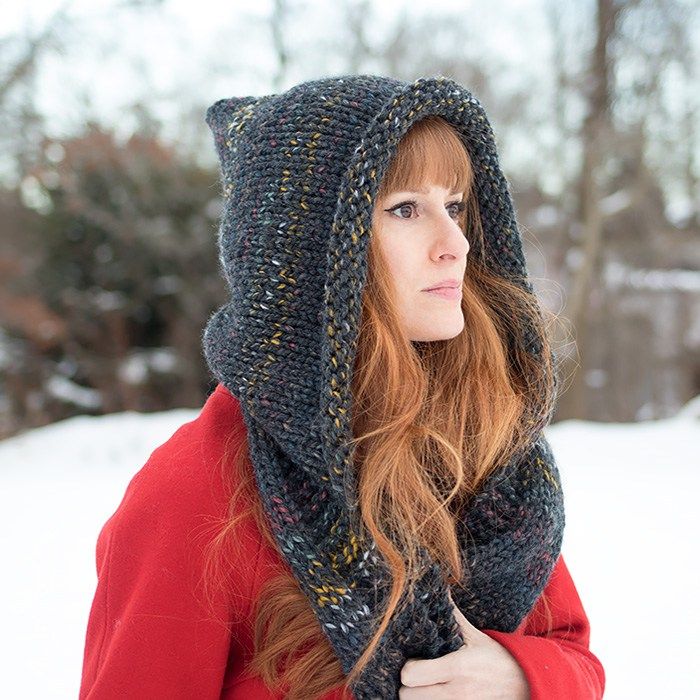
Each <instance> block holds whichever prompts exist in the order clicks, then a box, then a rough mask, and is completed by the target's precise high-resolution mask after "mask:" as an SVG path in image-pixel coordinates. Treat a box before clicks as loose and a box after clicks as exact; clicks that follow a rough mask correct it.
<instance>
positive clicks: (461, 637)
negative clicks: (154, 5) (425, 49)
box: [80, 75, 605, 700]
mask: <svg viewBox="0 0 700 700" xmlns="http://www.w3.org/2000/svg"><path fill="white" fill-rule="evenodd" d="M207 123H208V124H209V126H210V127H211V129H212V131H213V133H214V135H215V140H216V147H217V151H218V154H219V158H220V162H221V170H222V189H223V195H224V210H223V215H222V220H221V225H220V229H219V246H220V261H221V265H222V269H223V272H224V274H225V276H226V279H227V281H228V283H229V285H230V288H231V297H230V300H229V302H228V303H227V304H226V305H224V306H223V307H221V308H220V309H219V310H218V311H217V312H216V313H215V314H213V315H212V317H211V318H210V319H209V321H208V323H207V327H206V329H205V332H204V334H203V347H204V354H205V357H206V360H207V363H208V365H209V367H210V369H211V371H212V373H213V375H214V376H215V377H216V378H217V380H218V382H219V383H218V386H217V387H216V390H215V391H214V393H213V394H212V395H211V396H210V397H209V399H208V400H207V402H206V404H205V406H204V408H203V409H202V411H201V413H200V414H199V416H198V417H197V418H196V419H195V420H194V421H192V422H190V423H187V424H185V425H183V426H182V427H180V428H179V429H178V431H176V432H175V434H174V435H173V436H172V437H171V438H170V439H169V440H168V441H167V442H166V443H165V444H163V445H161V446H160V447H159V448H157V449H156V450H155V451H154V452H153V454H152V455H151V458H150V459H149V460H148V462H147V464H146V465H145V466H144V467H143V468H142V469H141V470H140V471H139V472H138V474H137V475H136V476H135V477H134V479H133V480H132V482H131V483H130V484H129V487H128V488H127V491H126V494H125V496H124V499H123V501H122V503H121V504H120V506H119V508H118V509H117V511H116V513H115V514H114V515H113V516H112V518H110V520H108V521H107V523H106V524H105V526H104V528H103V530H102V532H101V533H100V536H99V539H98V544H97V563H98V577H99V580H98V585H97V591H96V594H95V599H94V601H93V606H92V610H91V613H90V620H89V623H88V630H87V638H86V647H85V661H84V666H83V678H82V685H81V693H80V697H81V698H109V697H148V698H159V697H162V698H183V699H184V698H195V697H196V698H216V697H223V698H230V699H233V698H246V699H247V698H282V697H285V698H326V699H327V700H329V699H331V698H341V697H346V698H351V697H355V698H357V699H358V700H360V699H362V698H394V697H400V698H402V699H405V698H438V697H473V698H480V699H482V698H509V699H514V700H518V699H520V698H528V697H529V698H533V699H542V700H543V699H545V698H567V699H568V698H581V699H584V698H600V697H602V693H603V688H604V682H605V675H604V671H603V667H602V665H601V663H600V661H599V660H598V659H597V658H596V656H595V655H594V654H593V653H592V652H591V651H590V649H589V645H588V642H589V623H588V619H587V617H586V614H585V611H584V609H583V606H582V604H581V600H580V598H579V596H578V593H577V591H576V588H575V586H574V583H573V581H572V579H571V577H570V575H569V573H568V570H567V567H566V565H565V563H564V560H563V558H562V556H561V544H562V540H563V529H564V509H563V494H562V490H561V482H560V479H559V472H558V470H557V466H556V463H555V460H554V458H553V455H552V453H551V450H550V449H549V446H548V443H547V441H546V439H545V437H544V435H543V432H542V431H543V428H544V427H545V426H546V425H547V423H548V422H549V419H550V417H551V411H552V407H553V403H554V399H555V390H556V386H557V383H556V376H555V372H554V363H553V354H552V352H551V349H550V345H549V343H548V337H547V333H546V331H545V327H544V321H543V318H542V315H541V312H540V308H539V305H538V302H537V299H536V297H535V295H534V293H533V290H532V287H531V285H530V283H529V281H528V279H527V271H526V267H525V261H524V257H523V254H522V247H521V240H520V234H519V232H518V227H517V223H516V221H515V216H514V212H513V205H512V201H511V197H510V192H509V188H508V185H507V183H506V180H505V178H504V177H503V174H502V172H501V170H500V167H499V164H498V156H497V152H496V147H495V142H494V137H493V133H492V131H491V128H490V125H489V122H488V119H487V118H486V115H485V113H484V111H483V108H482V107H481V105H480V104H479V102H478V100H477V99H476V98H475V97H474V96H473V95H471V93H469V91H467V90H466V89H465V88H463V87H461V86H460V85H458V84H457V83H455V82H454V81H451V80H449V79H447V78H444V77H436V78H420V79H418V80H416V81H414V82H413V83H404V82H401V81H399V80H395V79H392V78H385V77H381V76H373V75H354V76H341V77H335V78H322V79H319V80H314V81H308V82H306V83H302V84H300V85H297V86H295V87H293V88H291V89H290V90H288V91H286V92H284V93H281V94H279V95H266V96H262V97H244V98H231V99H224V100H219V101H218V102H216V103H215V104H213V105H212V106H211V107H210V108H209V110H208V112H207ZM436 286H437V287H440V288H441V291H429V290H430V288H433V287H436Z"/></svg>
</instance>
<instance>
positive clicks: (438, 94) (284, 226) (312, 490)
mask: <svg viewBox="0 0 700 700" xmlns="http://www.w3.org/2000/svg"><path fill="white" fill-rule="evenodd" d="M433 114H434V115H439V116H441V117H443V118H444V119H446V120H447V121H449V122H450V123H451V124H453V125H454V126H455V127H456V128H457V129H458V131H459V132H460V134H461V135H462V136H463V138H464V142H465V145H466V146H467V148H468V150H469V153H470V155H471V158H472V161H473V163H474V169H475V178H476V180H475V192H476V195H477V197H478V201H479V206H480V210H481V216H482V226H483V229H484V239H485V246H486V250H485V259H486V262H487V264H488V265H489V266H490V267H491V268H492V269H493V270H495V271H497V272H498V273H499V274H502V275H503V276H508V277H513V278H518V277H521V278H523V279H525V278H526V277H527V271H526V265H525V260H524V257H523V253H522V245H521V238H520V233H519V230H518V226H517V223H516V220H515V214H514V209H513V204H512V200H511V195H510V191H509V186H508V184H507V182H506V180H505V178H504V176H503V174H502V172H501V169H500V166H499V163H498V155H497V152H496V145H495V140H494V136H493V132H492V130H491V126H490V124H489V121H488V119H487V117H486V114H485V112H484V110H483V108H482V106H481V104H480V103H479V101H478V100H477V99H476V98H475V97H474V96H473V95H472V94H471V93H470V92H469V91H468V90H466V89H465V88H464V87H462V86H460V85H459V84H457V83H455V82H454V81H452V80H450V79H448V78H445V77H436V78H419V79H417V80H415V81H414V82H412V83H405V82H402V81H400V80H396V79H393V78H387V77H381V76H375V75H346V76H341V77H331V78H322V79H318V80H312V81H308V82H305V83H302V84H300V85H297V86H295V87H293V88H291V89H289V90H287V91H286V92H283V93H281V94H276V95H264V96H259V97H252V96H248V97H232V98H227V99H222V100H218V101H217V102H215V103H214V104H213V105H211V107H209V109H208V110H207V114H206V121H207V124H208V125H209V127H210V128H211V130H212V132H213V134H214V137H215V144H216V149H217V152H218V156H219V159H220V165H221V183H222V192H223V199H224V208H223V213H222V218H221V223H220V228H219V250H220V263H221V267H222V271H223V274H224V275H225V278H226V280H227V282H228V284H229V286H230V300H229V301H228V303H226V304H225V305H224V306H222V307H221V308H220V309H218V310H217V311H216V312H215V313H213V314H212V316H211V317H210V319H209V320H208V323H207V325H206V328H205V330H204V333H203V337H202V341H203V348H204V354H205V358H206V361H207V363H208V366H209V368H210V370H211V372H212V373H213V375H214V376H215V377H216V379H218V381H220V382H221V383H223V384H224V385H225V386H226V387H227V388H228V389H229V391H231V393H232V394H233V395H234V396H235V397H236V398H237V399H238V400H239V402H240V405H241V409H242V412H243V416H244V420H245V423H246V427H247V430H248V439H249V447H250V455H251V459H252V462H253V467H254V471H255V476H256V481H257V486H258V489H259V492H260V495H261V498H262V501H263V504H264V507H265V510H266V512H267V515H268V518H269V522H270V525H271V527H272V530H273V533H274V535H275V538H276V540H277V542H278V544H279V547H280V550H281V552H282V554H283V556H284V558H285V559H286V561H287V562H288V564H289V566H290V569H291V571H292V572H293V574H294V575H295V577H296V578H297V580H298V581H299V583H300V585H301V587H302V589H303V590H304V592H305V593H306V595H307V596H308V598H309V601H310V603H311V606H312V608H313V610H314V613H315V614H316V616H317V617H318V621H319V623H320V625H321V628H322V629H323V631H324V633H325V634H326V635H327V637H328V639H329V640H330V643H331V645H332V647H333V649H334V651H335V652H336V654H337V656H338V658H339V660H340V662H341V664H342V667H343V669H344V671H345V672H346V673H348V672H349V671H350V669H351V668H352V667H353V665H354V664H355V662H356V661H357V659H358V658H359V656H360V655H361V654H362V652H363V651H364V649H365V647H366V645H367V643H368V641H369V639H370V637H371V632H372V631H373V628H372V625H371V624H370V622H371V620H372V615H373V613H377V611H378V610H380V609H381V608H379V607H378V606H379V605H380V603H381V602H382V601H383V596H384V594H385V592H386V581H387V576H386V573H387V572H386V568H385V566H384V564H383V562H382V560H381V558H380V557H379V556H378V552H377V548H376V544H375V543H373V542H365V541H361V540H359V539H358V538H357V536H356V532H357V523H358V522H359V513H358V508H357V494H356V491H355V488H354V486H353V484H354V479H353V474H352V469H351V467H350V466H349V465H350V464H351V462H352V459H351V458H352V455H351V453H350V451H349V449H348V448H347V447H346V446H345V442H346V440H349V439H350V438H351V431H350V411H351V396H350V381H351V368H352V366H353V359H354V353H355V349H356V342H357V333H358V329H359V318H360V310H361V306H360V302H361V294H362V289H363V285H364V282H365V277H366V250H367V244H368V239H369V235H368V234H369V231H370V229H371V219H372V207H373V202H374V201H375V198H376V193H377V190H378V186H379V183H380V181H381V179H382V177H383V175H384V173H385V172H386V170H387V167H388V165H389V163H390V161H391V159H392V157H393V155H394V154H395V152H396V148H397V144H398V141H399V140H400V139H401V138H402V136H403V135H404V134H405V133H406V131H407V130H408V129H409V127H410V126H411V125H412V124H413V123H414V122H416V121H417V120H419V119H421V118H423V117H426V116H428V115H433ZM523 284H524V287H525V288H527V290H528V291H529V292H532V287H531V285H530V283H529V281H525V282H524V283H523ZM528 337H531V338H533V340H532V344H531V347H530V351H531V352H532V353H534V354H537V353H540V351H541V348H540V347H538V346H537V343H536V342H535V340H534V335H532V336H528ZM542 428H544V425H539V426H537V431H536V432H534V433H533V441H532V443H531V447H530V448H529V449H528V450H527V451H526V452H524V453H523V454H522V455H521V456H520V457H519V458H518V459H513V460H511V461H510V462H509V463H508V464H505V465H503V467H502V468H499V469H498V470H497V471H496V472H494V473H493V474H492V475H491V476H490V477H489V479H488V480H487V482H486V483H485V484H484V486H483V489H482V490H481V491H480V492H479V493H478V494H477V495H476V496H475V497H474V499H473V500H472V501H471V503H470V504H469V508H468V509H467V510H466V512H465V513H464V515H463V517H462V518H461V520H460V521H459V525H458V532H459V536H460V543H461V546H462V553H463V560H464V562H465V569H466V570H465V572H464V582H465V586H466V590H462V589H461V588H459V587H456V588H453V590H452V596H453V599H454V601H455V604H456V605H457V606H458V607H459V608H460V610H461V611H462V612H463V613H464V614H465V616H466V617H467V618H468V619H469V620H470V622H471V623H472V624H474V625H475V626H476V627H477V628H479V629H494V630H501V631H506V632H507V631H513V630H515V629H516V627H518V625H519V624H520V623H521V621H522V620H523V619H524V617H525V615H526V614H527V613H528V612H529V611H530V610H531V608H532V607H533V605H534V603H535V602H536V600H537V598H538V597H539V595H540V593H541V592H542V590H543V589H544V586H545V585H546V583H547V581H548V579H549V577H550V575H551V573H552V570H553V568H554V565H555V563H556V560H557V558H558V556H559V553H560V549H561V544H562V539H563V530H564V524H565V519H564V501H563V494H562V490H561V483H560V479H559V472H558V469H557V466H556V463H555V460H554V457H553V455H552V453H551V450H550V448H549V445H548V443H547V441H546V439H545V437H544V434H543V432H542ZM423 554H424V556H425V575H424V577H423V578H422V579H421V580H420V582H419V584H418V586H417V588H416V593H415V596H414V598H412V599H411V601H410V602H409V604H408V606H407V607H406V609H405V610H404V611H403V612H401V613H400V614H399V615H397V616H395V617H394V618H393V619H392V621H391V623H390V625H389V627H388V629H387V631H386V632H385V634H384V635H383V637H382V640H381V646H380V649H379V651H378V653H376V654H375V655H374V656H373V658H372V660H371V662H370V663H369V665H368V667H367V668H366V669H365V671H364V672H363V674H362V675H361V677H360V679H359V681H358V682H357V683H356V684H354V685H353V687H352V690H353V693H354V694H355V696H356V698H358V700H364V699H365V698H396V697H398V689H399V687H400V685H401V682H400V670H401V667H402V666H403V664H404V663H405V662H406V660H407V659H408V658H409V657H412V658H436V657H439V656H443V655H445V654H447V653H449V652H451V651H455V650H456V649H458V648H460V647H461V646H462V643H463V642H462V638H461V636H460V633H459V628H458V625H457V623H456V621H455V619H454V616H453V614H452V606H451V603H450V601H449V597H448V589H447V587H446V585H445V583H444V581H443V579H442V575H441V571H440V566H439V564H438V563H437V562H432V561H430V560H429V557H428V555H427V553H425V552H423Z"/></svg>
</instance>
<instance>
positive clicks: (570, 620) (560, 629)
mask: <svg viewBox="0 0 700 700" xmlns="http://www.w3.org/2000/svg"><path fill="white" fill-rule="evenodd" d="M543 594H544V596H545V597H546V599H547V603H548V607H549V610H550V614H551V616H552V618H553V619H552V633H551V636H549V637H546V636H545V632H546V623H547V616H546V606H545V604H544V602H543V600H542V596H540V598H539V599H538V601H537V603H536V604H535V606H534V608H533V609H532V610H531V611H530V613H529V614H528V616H527V617H526V618H525V620H524V621H523V623H522V624H521V626H520V627H519V628H518V629H517V630H516V631H515V632H499V631H497V630H489V629H484V630H482V632H484V634H487V635H489V637H491V638H492V639H495V640H496V641H497V642H499V643H500V644H501V645H503V646H504V647H505V648H506V649H507V650H508V651H509V652H510V653H511V654H512V656H513V657H514V658H515V660H516V661H517V662H518V663H519V664H520V666H521V667H522V669H523V670H524V672H525V676H526V677H527V680H528V684H529V686H530V698H531V700H559V699H560V698H567V699H568V698H571V700H598V698H602V697H603V690H604V689H605V671H604V669H603V665H602V664H601V662H600V660H599V659H598V658H597V657H596V656H595V655H594V654H593V653H592V652H591V651H590V649H589V638H590V624H589V621H588V617H587V615H586V612H585V611H584V608H583V604H582V603H581V599H580V597H579V595H578V592H577V590H576V587H575V586H574V582H573V580H572V578H571V575H570V574H569V570H568V568H567V566H566V564H565V563H564V558H563V556H560V557H559V560H558V561H557V564H556V566H555V567H554V570H553V572H552V575H551V576H550V579H549V581H548V583H547V585H546V586H545V588H544V591H543Z"/></svg>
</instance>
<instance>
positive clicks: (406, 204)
mask: <svg viewBox="0 0 700 700" xmlns="http://www.w3.org/2000/svg"><path fill="white" fill-rule="evenodd" d="M413 206H415V203H414V202H403V203H402V204H397V205H396V206H395V207H392V208H391V209H387V211H388V212H391V213H392V214H394V212H396V211H397V210H398V211H403V212H404V213H405V210H406V209H409V208H410V207H413ZM394 216H397V215H396V214H394ZM410 217H411V215H410V213H409V214H408V216H399V219H407V218H410Z"/></svg>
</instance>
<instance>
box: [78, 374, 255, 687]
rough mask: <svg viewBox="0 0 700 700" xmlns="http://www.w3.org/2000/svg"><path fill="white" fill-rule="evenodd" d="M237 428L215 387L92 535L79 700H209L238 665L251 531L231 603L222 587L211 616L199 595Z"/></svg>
mask: <svg viewBox="0 0 700 700" xmlns="http://www.w3.org/2000/svg"><path fill="white" fill-rule="evenodd" d="M241 421H242V416H241V413H240V407H239V406H238V403H237V401H236V400H235V399H234V397H233V396H232V395H231V394H230V393H229V392H228V391H227V390H226V389H225V388H224V387H223V386H222V385H219V386H218V387H217V389H216V390H215V391H214V392H213V393H212V394H211V395H210V396H209V398H208V399H207V401H206V403H205V405H204V407H203V408H202V410H201V412H200V413H199V415H198V416H197V417H196V418H195V419H194V420H192V421H189V422H187V423H185V424H183V425H182V426H180V427H179V428H178V429H177V430H176V431H175V433H174V434H173V435H172V436H171V437H170V438H169V439H168V440H167V441H166V442H165V443H163V444H162V445H160V446H159V447H157V448H156V449H155V450H154V451H153V452H152V453H151V455H150V457H149V459H148V460H147V462H146V464H145V465H144V466H143V467H142V468H141V469H140V470H139V471H138V472H137V473H136V474H135V475H134V477H133V478H132V479H131V481H130V482H129V485H128V486H127V489H126V492H125V493H124V496H123V498H122V501H121V503H120V504H119V506H118V507H117V509H116V511H115V512H114V514H113V515H112V516H111V517H110V518H109V519H108V520H107V522H106V523H105V524H104V526H103V527H102V529H101V531H100V533H99V536H98V540H97V547H96V564H97V576H98V581H97V589H96V592H95V596H94V599H93V602H92V607H91V610H90V615H89V619H88V628H87V633H86V641H85V650H84V662H83V673H82V679H81V689H80V698H81V699H82V698H93V699H94V698H115V697H134V693H137V694H138V696H139V697H150V698H160V697H162V698H166V697H167V698H173V699H174V698H183V700H184V698H192V697H198V698H209V697H211V698H219V696H220V694H221V688H222V684H223V679H224V675H225V673H226V670H227V666H228V664H229V656H232V657H233V658H234V659H239V658H241V659H242V657H243V651H244V650H243V649H242V648H239V647H238V640H246V639H247V638H248V637H249V630H248V629H247V625H248V624H249V620H248V615H249V607H250V603H251V591H252V588H253V584H254V577H255V572H256V563H257V556H258V554H259V549H260V536H259V533H258V531H257V529H256V528H255V527H254V526H253V525H252V523H250V522H246V521H244V522H243V524H242V525H241V529H240V531H239V532H240V535H239V537H238V539H237V548H238V549H237V558H236V566H235V570H232V571H231V572H230V574H229V575H230V576H231V578H230V581H229V583H230V585H231V590H233V591H234V592H235V594H234V595H233V596H232V595H230V594H229V595H224V594H223V587H222V593H221V594H220V595H219V596H218V597H217V596H216V595H215V597H214V599H213V601H211V606H210V605H209V601H205V597H204V593H203V589H202V586H201V583H202V581H201V576H202V573H203V568H204V567H203V564H204V555H205V549H206V546H207V545H208V544H209V543H210V542H211V540H212V537H213V535H214V534H215V533H216V532H217V529H218V527H220V525H221V523H222V519H223V518H225V517H226V514H227V507H228V490H227V489H226V488H225V482H224V480H223V478H222V471H221V469H220V460H221V459H222V458H223V457H224V452H225V450H226V449H227V443H228V445H229V447H232V445H231V444H230V436H231V435H235V434H236V430H239V429H240V424H241ZM212 612H213V613H214V614H212ZM244 628H245V629H244Z"/></svg>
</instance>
